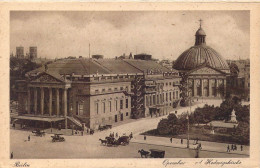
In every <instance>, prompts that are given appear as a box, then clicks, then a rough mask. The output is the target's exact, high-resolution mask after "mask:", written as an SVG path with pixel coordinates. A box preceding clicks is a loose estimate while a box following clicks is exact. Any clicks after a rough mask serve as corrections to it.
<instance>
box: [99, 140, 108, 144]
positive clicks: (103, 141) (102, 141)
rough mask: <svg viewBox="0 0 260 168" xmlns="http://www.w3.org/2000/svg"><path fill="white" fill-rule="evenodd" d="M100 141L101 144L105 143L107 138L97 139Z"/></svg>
mask: <svg viewBox="0 0 260 168" xmlns="http://www.w3.org/2000/svg"><path fill="white" fill-rule="evenodd" d="M99 140H100V141H101V144H105V145H106V144H107V140H103V139H99Z"/></svg>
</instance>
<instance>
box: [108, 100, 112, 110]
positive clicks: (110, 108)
mask: <svg viewBox="0 0 260 168" xmlns="http://www.w3.org/2000/svg"><path fill="white" fill-rule="evenodd" d="M111 105H112V103H111V101H110V102H109V112H111V111H112V106H111Z"/></svg>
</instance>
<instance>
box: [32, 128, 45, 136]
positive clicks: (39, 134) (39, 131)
mask: <svg viewBox="0 0 260 168" xmlns="http://www.w3.org/2000/svg"><path fill="white" fill-rule="evenodd" d="M32 133H33V134H34V135H35V136H40V137H42V136H44V135H45V132H44V131H41V130H40V129H36V130H35V131H32Z"/></svg>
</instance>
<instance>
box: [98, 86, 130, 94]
mask: <svg viewBox="0 0 260 168" xmlns="http://www.w3.org/2000/svg"><path fill="white" fill-rule="evenodd" d="M112 90H114V91H119V90H120V91H124V90H125V91H128V86H126V87H122V86H121V87H120V88H119V89H118V87H115V88H113V89H112V88H108V89H107V91H108V92H112ZM101 92H102V93H104V92H106V89H105V88H103V89H102V90H101ZM95 93H99V89H96V90H95Z"/></svg>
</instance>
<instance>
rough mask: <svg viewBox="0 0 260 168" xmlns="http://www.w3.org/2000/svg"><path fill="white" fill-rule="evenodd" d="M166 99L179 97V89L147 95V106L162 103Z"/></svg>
mask: <svg viewBox="0 0 260 168" xmlns="http://www.w3.org/2000/svg"><path fill="white" fill-rule="evenodd" d="M164 98H165V101H166V102H168V101H172V100H174V99H179V91H176V92H169V93H162V94H157V95H150V96H146V106H151V105H156V104H162V103H163V102H164Z"/></svg>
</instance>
